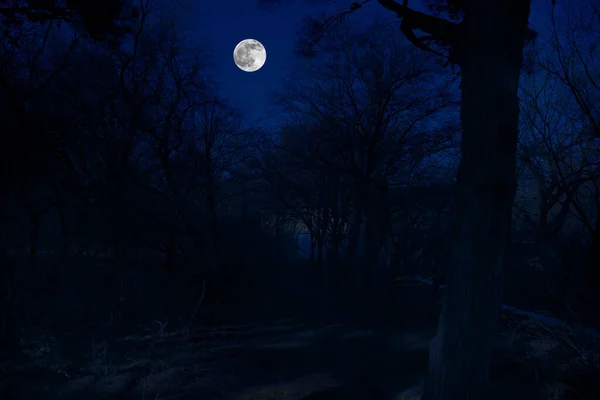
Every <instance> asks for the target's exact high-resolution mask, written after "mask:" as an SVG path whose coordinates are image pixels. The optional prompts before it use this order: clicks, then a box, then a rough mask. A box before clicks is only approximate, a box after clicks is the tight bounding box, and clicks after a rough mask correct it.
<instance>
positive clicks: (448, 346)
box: [263, 0, 534, 400]
mask: <svg viewBox="0 0 600 400" xmlns="http://www.w3.org/2000/svg"><path fill="white" fill-rule="evenodd" d="M263 2H264V1H263ZM362 3H364V2H360V3H359V2H356V3H353V6H352V7H351V11H354V10H355V9H359V8H360V7H361V5H362ZM378 3H379V4H380V5H381V6H383V7H385V8H386V9H388V10H390V11H391V12H394V13H395V14H396V15H397V16H398V17H399V18H401V20H402V21H401V24H400V29H401V31H402V32H403V34H404V35H405V36H406V38H407V39H408V40H409V41H410V42H411V43H413V44H414V45H415V46H417V47H418V48H421V49H423V50H427V51H436V52H437V53H438V54H443V53H442V52H441V51H439V50H438V49H439V48H442V49H445V50H446V54H445V55H446V57H447V60H448V62H450V63H452V64H456V65H458V66H460V73H461V89H462V99H461V123H462V128H463V139H462V145H461V150H462V159H461V164H460V168H459V172H458V176H457V182H456V188H455V202H454V207H455V212H456V215H457V217H456V224H455V229H454V230H453V232H452V236H453V241H454V244H453V246H452V251H451V254H450V257H449V260H448V262H449V263H450V268H449V276H448V290H447V292H446V299H445V301H444V305H443V309H442V314H441V317H440V323H439V329H438V334H437V335H436V337H435V338H434V339H433V341H432V343H431V346H430V362H429V374H428V377H427V381H426V385H425V392H424V397H423V398H424V399H425V400H439V399H469V398H472V399H475V398H484V397H486V395H485V390H486V386H487V385H488V379H489V370H490V366H491V362H492V351H493V348H494V342H495V338H496V332H497V328H498V323H499V316H500V304H501V296H502V270H503V268H502V263H503V258H504V254H505V251H506V248H507V246H508V242H509V241H508V239H509V233H510V225H511V216H512V208H513V202H514V196H515V191H516V155H517V141H518V118H519V117H518V116H519V102H518V97H517V92H518V86H519V77H520V72H521V65H522V60H523V48H524V46H525V39H526V38H532V37H533V36H534V35H532V32H531V31H530V30H529V29H528V18H529V11H530V1H521V0H507V1H502V2H499V1H493V0H485V1H484V0H481V1H469V0H462V1H458V0H456V1H455V0H453V1H448V2H447V3H446V5H447V6H448V8H446V9H444V10H443V11H448V12H450V14H451V15H452V16H454V17H457V19H458V20H460V22H454V21H451V20H448V19H444V18H441V17H436V16H432V15H429V14H426V13H422V12H419V11H416V10H414V9H412V8H410V7H409V5H408V1H404V2H403V3H398V2H396V1H394V0H378ZM339 17H343V15H341V16H339ZM339 17H338V19H339ZM460 17H462V18H460ZM325 25H327V24H325ZM319 28H322V26H321V27H319V26H318V25H317V26H313V27H312V29H311V31H310V32H309V33H314V34H315V35H314V37H318V36H319V35H320V34H321V32H322V29H321V31H320V30H319ZM416 30H419V31H421V32H423V33H424V34H425V35H424V36H421V37H419V36H417V33H416ZM309 36H310V35H309ZM434 46H435V47H434Z"/></svg>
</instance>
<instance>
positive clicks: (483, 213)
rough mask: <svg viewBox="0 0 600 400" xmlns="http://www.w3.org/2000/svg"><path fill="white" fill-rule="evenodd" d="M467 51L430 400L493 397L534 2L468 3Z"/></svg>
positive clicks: (462, 56) (427, 391)
mask: <svg viewBox="0 0 600 400" xmlns="http://www.w3.org/2000/svg"><path fill="white" fill-rule="evenodd" d="M467 3H468V7H467V10H466V13H465V18H464V21H463V28H464V31H463V32H462V37H461V38H460V39H461V43H460V45H461V46H460V48H459V53H460V60H461V67H462V86H461V87H462V99H461V123H462V128H463V140H462V159H461V165H460V168H459V174H458V178H457V184H456V194H455V207H456V215H457V220H456V226H455V227H454V230H453V234H454V240H455V244H454V246H452V250H451V254H450V263H451V264H450V268H449V276H448V289H447V290H446V298H445V301H444V305H443V308H442V314H441V316H440V320H439V327H438V332H437V335H436V336H435V338H434V339H433V340H432V342H431V344H430V360H429V372H428V376H427V380H426V385H425V391H424V395H423V399H424V400H471V399H472V400H476V399H477V400H478V399H485V398H488V397H489V396H487V395H486V390H487V388H488V384H489V370H490V366H491V363H492V352H493V348H494V342H495V339H496V334H497V328H498V323H499V316H500V305H501V296H502V275H503V274H502V270H503V268H502V263H503V258H504V254H505V250H506V248H507V245H508V237H509V233H510V221H511V215H512V206H513V202H514V195H515V191H516V149H517V138H518V114H519V102H518V97H517V89H518V83H519V74H520V69H521V63H522V58H523V46H524V37H525V32H526V29H527V21H528V17H529V9H530V2H529V1H526V0H509V1H497V0H478V1H469V2H467Z"/></svg>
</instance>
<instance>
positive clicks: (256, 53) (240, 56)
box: [233, 39, 267, 72]
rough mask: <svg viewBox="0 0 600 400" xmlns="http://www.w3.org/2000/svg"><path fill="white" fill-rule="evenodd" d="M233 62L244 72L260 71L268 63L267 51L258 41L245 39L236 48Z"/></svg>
mask: <svg viewBox="0 0 600 400" xmlns="http://www.w3.org/2000/svg"><path fill="white" fill-rule="evenodd" d="M233 61H235V65H237V66H238V68H239V69H241V70H242V71H246V72H254V71H258V70H259V69H261V67H262V66H263V65H265V61H267V51H266V50H265V47H264V46H263V45H262V43H260V42H259V41H258V40H255V39H245V40H242V41H241V42H239V43H238V45H237V46H235V49H234V50H233Z"/></svg>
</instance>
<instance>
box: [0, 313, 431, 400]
mask: <svg viewBox="0 0 600 400" xmlns="http://www.w3.org/2000/svg"><path fill="white" fill-rule="evenodd" d="M429 336H430V335H429V333H427V332H420V333H416V332H415V333H406V332H404V333H403V332H393V333H392V332H383V331H379V332H374V331H372V330H371V331H367V330H365V329H364V328H359V327H355V326H350V325H340V324H338V325H315V324H307V323H300V322H294V321H292V320H279V321H272V322H270V323H262V324H247V325H238V326H235V325H234V326H223V327H219V328H218V329H206V330H204V331H200V332H197V333H196V334H195V335H194V338H193V341H192V342H191V343H190V342H186V341H185V340H184V338H183V335H182V334H181V332H170V333H169V332H162V334H161V335H155V336H147V337H136V336H130V337H127V338H123V339H120V340H117V341H114V342H113V343H106V342H105V343H100V344H97V345H96V346H95V348H94V349H93V351H92V352H90V354H88V355H87V359H88V361H89V362H88V363H87V364H85V365H77V364H76V363H70V362H69V361H68V360H62V363H60V362H58V360H51V358H52V357H51V356H48V355H46V356H44V355H40V356H38V357H32V358H31V360H29V361H28V362H27V363H23V364H21V365H19V366H18V368H14V369H13V367H14V366H11V367H10V368H11V369H12V371H13V372H12V373H11V375H12V376H7V374H8V373H7V372H6V371H7V370H8V368H7V367H6V366H5V367H4V370H5V373H4V377H3V378H4V379H3V381H4V382H8V380H11V381H12V382H13V385H12V387H7V385H6V384H4V387H2V389H3V390H4V391H5V393H6V394H7V396H5V397H3V398H11V397H10V396H12V398H17V397H18V398H20V399H28V398H29V399H34V398H35V399H41V398H43V399H52V398H61V399H70V398H72V399H75V398H78V399H80V398H86V399H100V398H115V399H119V398H120V399H175V398H179V399H215V400H217V399H223V400H254V399H256V400H262V399H282V400H287V399H289V400H292V399H302V398H303V397H305V396H308V395H311V394H313V395H314V394H315V393H318V392H319V391H323V390H327V389H331V388H336V387H346V389H344V390H345V391H346V392H348V390H350V391H351V392H352V393H351V394H348V393H346V394H340V396H342V397H340V398H353V397H347V396H348V395H354V394H358V392H360V391H363V392H365V391H368V392H369V393H368V397H369V398H371V399H373V400H376V399H378V398H381V399H392V398H397V394H398V393H400V392H402V390H404V389H407V388H410V387H411V386H413V384H415V383H417V384H418V382H419V379H420V377H421V376H422V375H423V373H424V372H425V368H426V364H427V346H428V341H429ZM84 358H85V357H84ZM11 378H12V379H11ZM24 381H27V382H29V384H26V383H25V382H24ZM31 382H37V384H36V385H32V384H31ZM348 388H350V389H348ZM329 398H331V397H329ZM363 398H364V397H363Z"/></svg>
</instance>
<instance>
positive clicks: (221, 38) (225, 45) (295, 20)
mask: <svg viewBox="0 0 600 400" xmlns="http://www.w3.org/2000/svg"><path fill="white" fill-rule="evenodd" d="M198 3H200V4H199V5H194V10H193V12H192V13H193V15H190V16H189V21H191V24H192V26H193V28H192V29H191V30H192V34H193V36H194V37H197V38H198V44H199V45H200V46H201V47H203V48H206V49H207V50H208V52H209V53H210V54H212V59H211V60H210V62H211V64H213V68H214V71H212V72H213V74H214V75H215V77H216V78H217V80H218V81H219V84H220V85H221V88H222V90H223V92H224V93H228V94H230V96H231V99H232V100H233V101H234V102H235V103H236V104H239V105H240V106H242V107H244V108H249V113H248V116H249V117H251V118H252V119H267V120H271V118H270V117H272V116H273V112H272V111H273V110H272V109H270V108H271V104H272V103H271V98H270V93H271V92H272V91H274V90H276V89H277V88H278V87H279V85H280V83H281V81H282V78H283V77H284V76H285V74H286V73H287V72H288V71H290V70H291V69H292V68H293V67H294V62H295V57H296V56H295V54H294V45H295V42H296V33H297V30H298V26H299V23H300V22H301V20H302V19H303V18H304V17H306V16H309V15H316V14H317V13H319V12H327V13H329V14H333V13H335V12H339V11H343V10H345V9H347V7H349V5H350V4H351V3H352V1H350V0H338V1H333V2H327V1H325V0H323V2H322V3H323V4H324V5H322V6H317V5H314V4H311V2H308V1H304V0H295V1H286V0H283V1H282V4H281V5H279V6H275V7H272V8H270V9H267V10H265V9H264V8H260V7H259V6H258V1H257V0H229V1H223V0H202V1H199V2H198ZM313 3H314V2H313ZM328 3H329V4H328ZM533 3H534V10H533V12H532V25H539V21H538V19H539V16H540V14H543V11H542V10H543V9H547V7H548V6H549V4H550V0H533ZM410 4H411V7H415V8H417V9H421V10H423V4H422V2H421V1H415V0H413V1H412V2H411V3H410ZM377 17H382V18H386V19H390V20H393V19H394V18H395V17H394V15H393V14H392V13H390V12H389V11H387V10H385V9H383V7H381V6H380V5H379V4H378V3H377V2H376V1H372V2H370V3H369V4H367V5H365V7H364V8H363V9H361V10H358V11H357V12H356V13H354V15H353V16H351V17H349V18H348V20H347V22H346V23H350V24H359V25H362V24H367V23H369V22H372V21H373V20H374V18H377ZM247 38H252V39H257V40H259V41H260V42H261V43H262V44H263V45H264V46H265V48H266V50H267V62H266V64H265V65H264V66H263V67H262V68H261V69H260V70H259V71H256V72H251V73H248V72H243V71H241V70H240V69H238V68H237V67H236V65H235V64H234V62H233V57H232V54H233V49H234V47H235V46H236V44H237V43H238V42H240V41H241V40H243V39H247Z"/></svg>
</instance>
